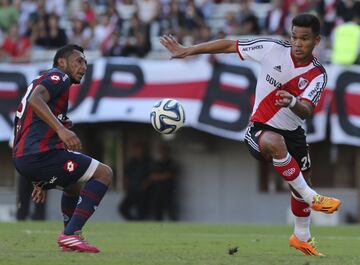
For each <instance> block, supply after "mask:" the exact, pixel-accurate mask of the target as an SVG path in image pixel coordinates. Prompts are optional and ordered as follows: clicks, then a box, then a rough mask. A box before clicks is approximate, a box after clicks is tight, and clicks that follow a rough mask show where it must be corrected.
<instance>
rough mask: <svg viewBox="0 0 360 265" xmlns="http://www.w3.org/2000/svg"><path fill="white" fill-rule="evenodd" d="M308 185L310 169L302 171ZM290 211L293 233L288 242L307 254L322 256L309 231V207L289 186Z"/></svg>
mask: <svg viewBox="0 0 360 265" xmlns="http://www.w3.org/2000/svg"><path fill="white" fill-rule="evenodd" d="M303 175H304V178H305V180H306V181H307V183H308V184H309V185H310V175H311V170H310V169H308V170H306V171H304V172H303ZM290 189H291V211H292V213H293V215H294V233H293V234H292V235H291V237H290V238H289V244H290V246H291V247H294V248H296V249H298V250H300V251H302V252H303V253H304V254H305V255H307V256H324V255H323V254H322V253H320V252H319V251H318V250H317V249H316V247H315V243H314V240H313V239H312V238H311V233H310V214H311V208H310V207H309V204H307V203H306V202H305V201H304V200H303V199H302V198H301V196H300V194H298V193H297V192H296V191H295V190H294V189H293V188H292V187H291V186H290Z"/></svg>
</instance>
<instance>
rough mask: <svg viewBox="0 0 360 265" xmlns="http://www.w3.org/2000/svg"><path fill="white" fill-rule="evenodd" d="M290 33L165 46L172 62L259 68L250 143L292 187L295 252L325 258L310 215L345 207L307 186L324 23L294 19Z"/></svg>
mask: <svg viewBox="0 0 360 265" xmlns="http://www.w3.org/2000/svg"><path fill="white" fill-rule="evenodd" d="M291 32H292V33H291V39H290V42H287V41H282V40H275V39H270V38H257V39H253V40H237V41H236V40H225V39H221V40H215V41H210V42H205V43H200V44H197V45H194V46H190V47H184V46H182V45H181V44H179V43H178V42H177V41H176V40H175V38H174V37H172V36H163V37H161V38H160V43H161V44H162V45H163V46H164V47H165V48H167V49H168V50H169V52H170V53H171V57H172V58H184V57H187V56H190V55H196V54H205V53H209V54H215V53H236V54H238V56H239V58H240V59H241V60H251V61H255V62H257V63H259V64H260V66H261V68H260V72H259V75H258V77H257V86H256V92H255V103H254V107H253V112H252V115H251V118H250V122H249V127H248V129H247V132H246V135H245V143H246V144H247V146H248V148H249V151H250V153H251V154H252V155H253V156H254V157H255V158H256V159H260V160H266V161H269V162H271V163H272V164H273V166H274V168H275V170H276V171H277V172H278V173H279V174H280V176H281V177H282V178H283V179H284V180H285V181H286V182H287V183H288V184H289V186H290V189H291V209H292V212H293V214H294V216H295V227H294V233H293V235H292V236H291V237H290V238H289V244H290V246H291V247H294V248H296V249H298V250H300V251H302V252H303V253H304V254H305V255H314V256H323V254H322V253H320V252H319V251H318V250H317V249H316V247H315V245H314V241H313V239H312V238H311V234H310V213H311V209H313V210H315V211H321V212H325V213H329V214H330V213H333V212H334V211H336V210H337V209H338V208H339V207H340V204H341V202H340V200H338V199H335V198H331V197H326V196H322V195H319V194H318V193H317V192H316V191H315V190H313V189H312V188H311V187H310V186H309V184H308V183H310V174H311V161H310V156H309V150H308V145H307V142H306V136H305V132H304V129H303V128H302V125H303V123H304V120H305V119H306V118H309V117H310V116H311V115H312V113H313V111H314V108H315V107H316V105H317V103H318V102H319V99H320V96H321V94H322V92H323V91H324V89H325V86H326V82H327V75H326V71H325V69H324V67H323V66H322V65H321V64H320V63H319V61H318V60H317V59H316V58H315V57H314V56H313V55H312V53H313V50H314V48H315V46H316V45H317V44H318V43H319V42H320V23H319V20H318V18H317V17H316V16H314V15H311V14H300V15H298V16H296V17H295V18H294V19H293V21H292V28H291Z"/></svg>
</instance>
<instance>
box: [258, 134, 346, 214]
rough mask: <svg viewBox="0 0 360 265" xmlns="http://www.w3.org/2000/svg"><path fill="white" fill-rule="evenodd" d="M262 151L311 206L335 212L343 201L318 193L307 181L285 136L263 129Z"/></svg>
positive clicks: (260, 138) (315, 208)
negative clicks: (291, 153) (287, 144)
mask: <svg viewBox="0 0 360 265" xmlns="http://www.w3.org/2000/svg"><path fill="white" fill-rule="evenodd" d="M259 147H260V152H261V154H262V155H263V156H265V157H270V158H272V161H273V165H274V168H275V170H276V171H277V172H278V173H279V174H280V176H281V177H282V178H283V179H284V180H285V181H286V182H287V183H288V184H289V185H291V186H292V187H293V188H294V189H295V190H296V191H297V192H298V193H299V194H300V196H301V197H302V198H303V199H304V201H305V202H306V203H308V204H309V205H311V208H312V209H314V210H316V211H322V212H325V213H333V212H334V211H336V210H337V209H338V208H339V207H340V204H341V202H340V201H339V200H338V199H335V198H331V197H326V196H322V195H319V194H317V193H316V192H315V191H314V190H313V189H311V188H310V187H309V185H308V184H307V183H306V181H305V179H304V176H303V174H302V172H301V170H300V167H299V165H298V163H297V161H296V160H295V159H294V158H293V157H292V156H291V155H290V154H289V152H288V150H287V147H286V144H285V139H284V137H283V136H282V135H281V134H279V133H277V132H273V131H263V133H262V134H261V136H260V137H259Z"/></svg>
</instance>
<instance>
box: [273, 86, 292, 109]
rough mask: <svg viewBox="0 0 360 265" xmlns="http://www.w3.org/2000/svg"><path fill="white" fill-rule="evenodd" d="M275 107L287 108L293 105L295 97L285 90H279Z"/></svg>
mask: <svg viewBox="0 0 360 265" xmlns="http://www.w3.org/2000/svg"><path fill="white" fill-rule="evenodd" d="M275 95H276V99H275V106H278V107H282V108H286V107H288V106H289V104H290V103H291V100H292V98H293V95H291V94H290V93H289V92H287V91H285V90H278V91H277V92H276V94H275Z"/></svg>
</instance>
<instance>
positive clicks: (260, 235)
mask: <svg viewBox="0 0 360 265" xmlns="http://www.w3.org/2000/svg"><path fill="white" fill-rule="evenodd" d="M22 232H23V233H25V234H28V235H31V234H58V233H59V232H58V231H51V230H30V229H25V230H22ZM87 234H94V235H97V236H105V235H108V234H106V233H101V232H100V233H99V232H91V231H90V232H87ZM183 235H196V236H200V237H201V236H209V235H211V236H218V237H254V238H256V237H268V238H271V237H275V238H288V236H287V235H279V234H217V233H216V234H215V233H208V234H204V233H186V232H184V233H183ZM317 237H319V238H321V239H328V240H359V241H360V236H317Z"/></svg>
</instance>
